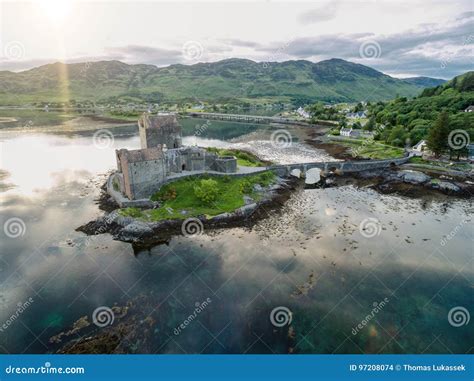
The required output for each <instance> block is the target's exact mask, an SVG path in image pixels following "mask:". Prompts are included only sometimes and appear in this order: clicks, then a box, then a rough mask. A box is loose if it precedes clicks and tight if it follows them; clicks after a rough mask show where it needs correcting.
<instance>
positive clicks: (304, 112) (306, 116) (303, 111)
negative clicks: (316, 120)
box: [296, 107, 310, 119]
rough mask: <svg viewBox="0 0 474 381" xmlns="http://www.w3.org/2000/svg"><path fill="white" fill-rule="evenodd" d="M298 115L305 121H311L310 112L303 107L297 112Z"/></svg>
mask: <svg viewBox="0 0 474 381" xmlns="http://www.w3.org/2000/svg"><path fill="white" fill-rule="evenodd" d="M296 112H297V114H298V115H299V116H301V117H303V118H305V119H309V117H310V115H309V112H307V111H305V109H304V108H303V107H299V108H298V110H296Z"/></svg>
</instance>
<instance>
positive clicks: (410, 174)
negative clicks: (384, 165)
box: [398, 170, 431, 184]
mask: <svg viewBox="0 0 474 381" xmlns="http://www.w3.org/2000/svg"><path fill="white" fill-rule="evenodd" d="M398 176H399V177H400V178H401V179H402V180H403V181H404V182H406V183H410V184H423V183H426V182H427V181H428V180H430V179H431V177H429V176H428V175H425V174H424V173H423V172H418V171H411V170H403V171H400V172H398Z"/></svg>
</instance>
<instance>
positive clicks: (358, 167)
mask: <svg viewBox="0 0 474 381" xmlns="http://www.w3.org/2000/svg"><path fill="white" fill-rule="evenodd" d="M408 160H409V157H408V156H407V157H403V158H396V159H387V160H363V161H362V160H361V161H328V162H316V163H301V164H299V163H298V164H288V165H272V166H270V167H268V168H269V169H271V170H273V171H274V172H276V173H277V174H278V175H279V176H288V175H289V173H290V172H291V171H292V170H293V169H299V170H301V171H302V172H303V173H305V172H306V171H307V170H308V169H311V168H319V169H322V170H324V171H327V172H328V171H335V170H338V171H341V172H361V171H367V170H370V169H383V168H390V167H391V166H395V165H400V164H404V163H406V162H407V161H408Z"/></svg>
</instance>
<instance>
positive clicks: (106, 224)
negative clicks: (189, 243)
mask: <svg viewBox="0 0 474 381" xmlns="http://www.w3.org/2000/svg"><path fill="white" fill-rule="evenodd" d="M347 185H354V186H356V187H360V188H363V187H369V188H371V189H373V190H375V191H377V192H379V193H381V194H396V195H400V196H403V197H409V198H421V197H424V196H430V195H432V196H436V195H442V194H444V195H445V196H448V197H454V198H464V199H465V198H471V197H472V194H473V193H474V182H469V181H468V182H466V181H464V182H463V181H459V180H458V179H445V178H442V179H440V178H433V177H430V176H428V175H426V174H424V173H422V172H418V171H413V170H409V169H404V168H403V166H402V167H396V168H386V169H378V170H368V171H362V172H357V173H346V174H337V173H332V172H331V173H327V174H325V176H322V177H321V181H320V182H319V183H317V184H313V185H308V184H305V183H304V179H300V178H297V177H287V178H279V180H278V182H277V183H276V185H274V186H272V189H271V190H270V189H268V190H267V191H266V195H265V197H264V198H263V199H262V200H260V201H258V202H255V203H252V204H249V205H244V206H242V207H241V208H238V209H236V210H234V211H233V212H229V213H222V214H219V215H216V216H213V217H210V218H208V217H207V216H197V217H193V218H188V219H168V220H166V219H165V220H161V221H156V222H151V221H144V220H142V219H140V218H134V217H129V216H123V215H121V214H120V213H119V210H120V207H119V206H118V205H117V204H116V203H115V202H114V201H113V199H112V198H111V196H110V195H109V194H108V193H107V191H106V185H105V184H104V186H103V187H102V192H101V196H100V199H99V208H100V209H101V210H103V211H105V212H106V213H105V214H104V215H103V216H101V217H99V218H97V219H96V220H93V221H90V222H88V223H86V224H83V225H81V226H80V227H78V228H77V229H76V231H80V232H83V233H85V234H86V235H97V234H104V233H109V234H111V235H112V236H113V239H114V240H118V241H122V242H128V243H131V244H132V246H133V247H134V250H140V249H144V248H145V249H146V248H150V247H152V246H155V245H157V244H160V243H166V242H168V241H169V240H170V239H171V238H172V237H173V236H175V235H185V236H193V235H200V234H202V232H203V231H205V230H208V229H209V230H216V229H222V228H233V227H245V226H247V227H252V226H253V225H254V224H255V223H256V222H257V221H259V220H261V219H263V218H266V217H267V216H268V213H269V211H278V210H280V209H281V208H282V207H283V206H284V205H285V203H286V201H287V200H288V199H289V198H290V197H291V196H292V195H293V194H294V193H296V192H297V191H298V190H304V189H314V188H322V189H326V188H332V187H340V186H347ZM187 223H189V224H190V225H189V227H187V226H186V224H187Z"/></svg>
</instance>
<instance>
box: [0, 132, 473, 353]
mask: <svg viewBox="0 0 474 381" xmlns="http://www.w3.org/2000/svg"><path fill="white" fill-rule="evenodd" d="M267 133H268V132H267V131H263V132H261V136H265V135H267ZM119 135H120V136H119ZM249 136H250V138H249ZM3 138H4V139H3V147H4V149H5V150H4V151H3V160H4V168H5V169H6V171H8V173H9V177H7V178H5V179H3V180H2V181H3V182H10V183H12V184H14V185H15V187H14V188H12V189H9V190H7V191H5V192H3V193H1V194H0V195H1V196H0V197H1V198H2V206H1V213H2V223H3V222H4V221H6V220H7V219H9V218H12V217H18V218H21V219H22V220H23V221H24V222H25V226H26V231H25V234H24V235H23V236H21V237H18V238H11V237H6V236H2V250H1V254H0V270H1V271H0V280H1V286H0V302H1V305H2V308H1V309H0V322H9V324H8V327H7V328H6V329H3V332H2V341H1V343H0V351H2V352H15V353H16V352H18V353H21V352H26V353H44V352H55V351H58V350H59V351H73V352H80V351H86V352H90V351H96V350H99V351H100V350H102V351H107V352H115V353H121V352H123V353H130V352H131V353H156V352H157V353H201V352H202V353H333V352H335V353H359V352H368V353H379V352H381V353H421V352H426V353H446V352H453V353H464V352H466V351H468V350H469V343H470V342H471V341H472V339H473V330H472V328H471V327H470V326H465V327H461V328H454V327H452V326H450V325H449V323H448V322H447V313H448V311H449V310H450V308H452V307H453V306H457V305H460V306H466V307H468V306H469V305H470V304H471V303H472V279H473V278H472V275H473V274H472V255H471V251H470V250H466V248H469V247H471V245H472V241H471V237H472V230H471V229H470V226H471V225H470V224H469V223H465V224H463V225H462V226H461V228H459V229H456V227H457V226H459V224H460V221H464V220H466V219H468V220H469V218H470V216H471V215H472V202H471V201H470V200H455V199H449V198H447V197H445V196H440V197H438V198H436V199H422V200H415V199H407V198H404V197H399V196H396V195H390V196H384V195H380V194H378V193H376V192H374V191H372V190H371V189H367V188H362V189H361V188H356V187H354V186H352V185H347V186H343V187H340V188H327V189H308V190H301V191H299V192H296V193H295V194H294V195H293V196H292V197H291V199H290V200H289V201H288V203H287V204H286V205H285V206H284V208H283V209H282V210H281V211H278V212H277V211H268V216H267V218H265V219H264V220H261V221H260V222H259V223H257V224H256V225H255V226H254V227H253V228H252V229H247V228H232V229H224V230H219V231H207V232H205V234H204V235H202V236H198V237H192V238H188V237H179V236H178V237H174V238H172V239H171V240H170V241H169V242H168V243H167V244H164V245H159V246H156V247H154V248H152V249H150V250H143V251H141V252H138V253H134V252H133V250H132V248H131V246H130V245H128V244H124V243H121V242H116V241H113V240H112V239H111V237H110V236H109V235H99V236H94V237H86V236H84V235H83V234H82V233H78V232H75V230H74V229H75V228H76V227H77V226H79V225H80V224H82V223H84V222H87V221H89V220H91V219H93V218H95V217H96V216H98V215H100V214H101V212H100V211H99V210H98V207H97V205H96V204H95V200H96V198H97V196H98V194H99V191H98V188H99V186H100V185H101V184H102V183H103V181H104V179H105V176H106V173H107V171H109V170H110V169H111V168H113V167H114V165H115V161H114V154H113V151H114V149H115V148H116V147H128V148H137V147H138V145H139V142H138V138H137V137H136V135H127V133H126V132H124V131H122V133H121V134H118V135H117V136H116V137H115V140H114V144H113V145H112V146H110V147H108V148H106V149H104V150H99V149H97V148H95V147H94V146H93V144H92V134H90V133H84V134H82V135H80V136H77V135H76V136H75V137H66V136H58V135H26V136H24V135H20V136H8V137H5V136H3ZM239 138H240V139H241V141H238V140H239ZM254 138H255V134H252V133H245V135H242V136H240V137H233V138H232V142H229V141H224V140H222V141H221V140H220V141H216V144H217V143H218V144H222V145H223V146H225V145H227V144H231V143H236V144H240V143H242V144H251V143H249V142H255V141H264V140H263V138H262V139H260V136H259V138H258V139H254ZM200 139H204V137H201V138H200ZM236 140H237V141H236ZM200 142H201V143H203V145H206V144H204V143H206V142H207V143H210V142H212V139H211V140H207V141H206V140H200ZM31 157H33V160H29V158H31ZM281 157H282V156H280V158H281ZM374 216H375V217H376V218H377V220H378V222H379V224H380V232H379V234H378V235H376V236H374V237H371V238H367V237H365V236H364V235H362V233H361V231H360V229H359V226H360V224H361V222H362V221H363V220H364V219H366V218H371V217H374ZM451 231H456V234H455V236H454V237H453V238H452V239H450V240H447V242H446V243H445V244H444V245H442V244H441V240H442V239H443V237H445V236H446V235H447V234H449V233H450V232H451ZM29 298H32V300H33V302H32V303H31V304H30V305H29V306H28V307H27V308H25V309H23V310H22V312H21V313H20V314H19V316H18V317H17V318H15V319H14V321H11V316H12V315H14V314H15V313H16V312H17V311H18V308H19V307H18V303H19V302H25V301H26V300H29ZM208 298H209V299H210V300H211V302H210V303H209V304H208V305H207V306H206V307H205V308H204V309H202V311H201V312H199V314H197V315H196V316H197V317H196V319H193V321H191V322H188V324H186V325H185V328H184V329H181V330H180V332H179V333H178V334H176V333H175V329H176V328H177V327H179V326H180V325H181V324H184V323H183V322H185V321H187V319H188V318H189V315H190V314H192V313H193V312H194V311H195V310H196V303H201V302H202V301H204V300H207V299H208ZM384 298H388V302H387V303H386V305H385V306H384V307H383V309H381V310H380V311H379V312H377V314H376V315H375V316H374V318H373V319H371V320H370V321H369V322H368V323H367V325H364V326H363V328H362V329H360V330H358V331H357V332H356V334H355V335H354V334H353V329H354V327H357V325H358V324H359V323H360V322H361V321H362V320H363V319H364V318H365V317H366V316H367V315H368V314H369V313H370V312H371V311H372V309H373V308H374V303H380V301H383V300H384ZM99 306H109V307H113V306H115V307H116V308H117V311H120V313H117V317H116V321H115V322H114V323H113V324H112V325H111V326H109V327H106V328H103V329H102V328H98V327H97V326H95V325H94V324H91V322H92V313H93V311H94V310H95V309H96V308H97V307H99ZM278 306H285V307H287V308H289V309H290V310H291V311H292V318H293V321H292V323H291V326H284V327H275V326H274V325H272V323H271V322H270V319H269V316H270V313H271V311H272V310H273V309H274V308H275V307H278ZM85 316H87V321H88V323H89V324H88V325H85V324H84V322H85V320H84V319H82V320H80V318H81V317H85ZM78 321H79V322H82V323H77V322H78ZM75 322H76V325H74V323H75ZM118 327H121V328H120V330H118V329H117V328H118ZM61 332H62V333H63V335H62V336H61V335H60V336H58V334H60V333H61ZM87 337H91V338H92V339H88V340H85V338H87ZM51 338H53V340H51ZM100 348H102V349H100ZM104 348H105V349H104Z"/></svg>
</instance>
